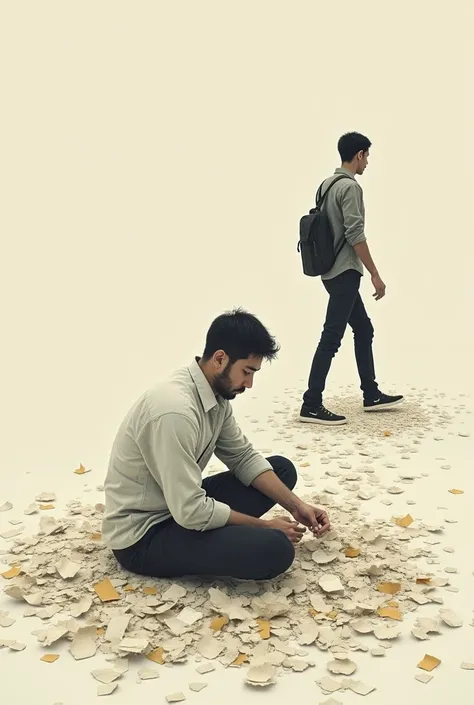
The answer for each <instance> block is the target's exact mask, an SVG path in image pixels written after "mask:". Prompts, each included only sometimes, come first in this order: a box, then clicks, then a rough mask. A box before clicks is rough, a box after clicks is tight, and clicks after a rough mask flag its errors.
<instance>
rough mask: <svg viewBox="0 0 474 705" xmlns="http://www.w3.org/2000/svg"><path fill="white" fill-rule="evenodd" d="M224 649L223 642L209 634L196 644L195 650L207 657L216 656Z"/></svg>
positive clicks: (212, 657) (213, 657)
mask: <svg viewBox="0 0 474 705" xmlns="http://www.w3.org/2000/svg"><path fill="white" fill-rule="evenodd" d="M224 649H225V644H223V643H222V642H221V641H218V640H217V639H215V638H214V637H213V636H211V635H207V636H205V637H203V638H202V639H201V640H200V641H199V642H198V644H197V650H198V651H199V653H200V654H201V656H204V658H207V659H215V658H217V657H218V656H219V655H220V654H221V653H222V652H223V651H224Z"/></svg>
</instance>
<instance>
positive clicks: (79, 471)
mask: <svg viewBox="0 0 474 705" xmlns="http://www.w3.org/2000/svg"><path fill="white" fill-rule="evenodd" d="M74 472H75V474H76V475H85V474H86V472H90V470H86V468H85V467H84V465H82V463H81V465H79V467H78V468H77V470H74Z"/></svg>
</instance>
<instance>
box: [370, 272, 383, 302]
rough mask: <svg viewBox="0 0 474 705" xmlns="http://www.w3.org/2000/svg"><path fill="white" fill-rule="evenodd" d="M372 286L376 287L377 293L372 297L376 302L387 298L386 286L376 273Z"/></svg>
mask: <svg viewBox="0 0 474 705" xmlns="http://www.w3.org/2000/svg"><path fill="white" fill-rule="evenodd" d="M372 284H373V285H374V289H375V293H374V294H372V296H373V297H374V298H375V300H376V301H379V300H380V299H383V297H384V296H385V284H384V283H383V281H382V280H381V278H380V276H379V275H378V274H377V273H376V274H373V275H372Z"/></svg>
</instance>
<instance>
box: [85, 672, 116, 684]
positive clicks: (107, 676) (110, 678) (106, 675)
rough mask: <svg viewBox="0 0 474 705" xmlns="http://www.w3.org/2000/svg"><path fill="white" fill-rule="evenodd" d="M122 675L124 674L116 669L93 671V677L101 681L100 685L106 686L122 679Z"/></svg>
mask: <svg viewBox="0 0 474 705" xmlns="http://www.w3.org/2000/svg"><path fill="white" fill-rule="evenodd" d="M121 675H122V672H121V671H119V670H118V669H116V668H100V669H97V670H95V671H91V676H92V677H93V678H95V679H96V681H99V683H105V685H109V684H110V683H113V682H114V681H116V680H117V678H120V677H121Z"/></svg>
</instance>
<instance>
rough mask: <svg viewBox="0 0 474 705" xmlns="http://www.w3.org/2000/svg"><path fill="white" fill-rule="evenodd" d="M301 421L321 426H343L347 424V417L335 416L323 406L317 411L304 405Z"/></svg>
mask: <svg viewBox="0 0 474 705" xmlns="http://www.w3.org/2000/svg"><path fill="white" fill-rule="evenodd" d="M300 421H303V423H316V424H320V425H321V426H342V425H343V424H345V423H347V419H346V417H345V416H337V414H333V413H332V412H331V411H328V410H327V409H326V408H325V407H324V406H323V405H322V404H321V406H319V407H318V408H317V409H311V408H310V407H309V406H305V405H304V404H303V406H302V407H301V411H300Z"/></svg>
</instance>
